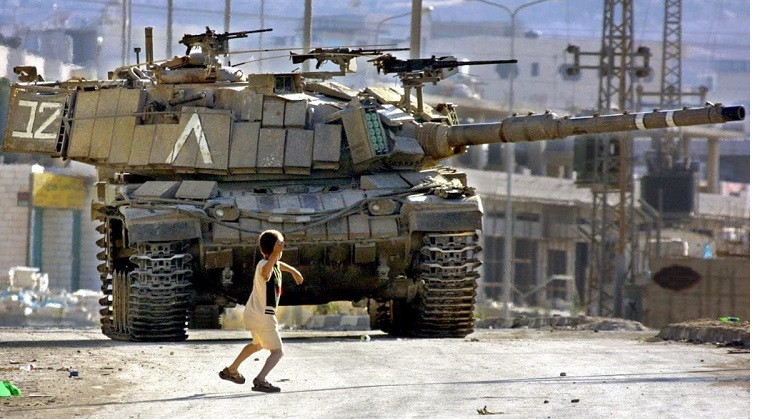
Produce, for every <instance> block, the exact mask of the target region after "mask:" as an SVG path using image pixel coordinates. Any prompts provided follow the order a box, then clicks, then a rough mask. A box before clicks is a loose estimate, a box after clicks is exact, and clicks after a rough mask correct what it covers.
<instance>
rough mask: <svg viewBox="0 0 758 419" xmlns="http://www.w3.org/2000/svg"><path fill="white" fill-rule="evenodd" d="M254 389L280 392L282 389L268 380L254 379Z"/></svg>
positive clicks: (265, 391)
mask: <svg viewBox="0 0 758 419" xmlns="http://www.w3.org/2000/svg"><path fill="white" fill-rule="evenodd" d="M253 391H262V392H264V393H278V392H280V391H282V389H280V388H279V387H276V386H274V385H273V384H271V383H269V382H268V381H266V380H259V379H257V378H254V379H253Z"/></svg>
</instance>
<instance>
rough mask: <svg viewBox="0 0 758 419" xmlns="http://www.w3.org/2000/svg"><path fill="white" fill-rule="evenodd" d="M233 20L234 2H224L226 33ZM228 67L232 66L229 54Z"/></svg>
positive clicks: (229, 0) (227, 55) (227, 57)
mask: <svg viewBox="0 0 758 419" xmlns="http://www.w3.org/2000/svg"><path fill="white" fill-rule="evenodd" d="M231 20H232V0H225V1H224V32H229V26H230V24H231ZM226 65H228V66H231V65H232V63H231V59H230V58H229V54H226Z"/></svg>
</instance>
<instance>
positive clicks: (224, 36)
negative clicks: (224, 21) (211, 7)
mask: <svg viewBox="0 0 758 419" xmlns="http://www.w3.org/2000/svg"><path fill="white" fill-rule="evenodd" d="M272 30H273V29H271V28H266V29H255V30H252V31H240V32H224V33H216V31H215V30H213V29H211V28H209V27H208V26H206V27H205V33H201V34H195V35H193V34H184V36H182V39H181V40H179V43H180V44H182V45H184V46H186V47H187V51H186V52H185V54H186V55H189V54H190V51H191V50H192V48H193V47H200V48H201V49H202V51H203V54H206V55H214V56H215V55H225V54H229V40H230V39H239V38H247V35H248V34H251V33H262V32H271V31H272Z"/></svg>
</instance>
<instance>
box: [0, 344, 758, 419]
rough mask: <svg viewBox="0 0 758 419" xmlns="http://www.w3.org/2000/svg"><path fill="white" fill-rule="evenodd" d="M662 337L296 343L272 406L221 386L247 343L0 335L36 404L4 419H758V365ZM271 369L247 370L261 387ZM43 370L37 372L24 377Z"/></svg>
mask: <svg viewBox="0 0 758 419" xmlns="http://www.w3.org/2000/svg"><path fill="white" fill-rule="evenodd" d="M653 335H654V334H653V333H650V332H599V333H592V332H584V331H581V332H567V331H555V332H549V331H534V330H498V331H493V330H487V331H477V332H476V333H474V334H473V335H471V336H470V337H469V338H468V339H457V340H456V339H437V340H434V339H417V340H405V339H404V340H397V339H394V338H390V337H387V336H386V335H382V334H373V335H372V339H371V340H370V341H368V342H362V341H360V339H358V336H359V334H357V333H352V334H351V333H339V332H336V333H335V332H331V333H323V332H322V333H318V332H308V333H303V332H285V333H284V335H283V336H284V345H285V346H284V349H285V357H284V359H283V360H282V362H281V363H280V364H279V366H278V367H277V368H276V369H275V370H274V372H272V374H271V375H270V376H269V379H270V381H272V382H273V383H274V384H276V385H279V386H281V387H282V389H283V392H282V393H281V394H261V393H253V392H251V391H250V386H249V385H248V384H246V385H235V384H232V383H229V382H226V381H221V380H219V379H218V377H217V375H216V374H217V371H218V370H220V369H221V368H222V367H223V366H224V365H226V364H228V363H229V362H230V361H231V360H232V359H233V358H234V356H236V354H237V351H238V350H239V349H240V348H241V347H242V345H243V344H244V343H245V340H244V338H245V333H244V332H237V331H202V332H197V331H196V332H192V333H191V335H190V340H188V341H186V342H182V343H177V344H156V343H150V344H129V343H121V342H113V341H109V340H106V339H105V338H104V337H102V336H101V335H100V334H99V333H98V331H96V330H36V331H30V330H24V329H21V330H13V329H0V376H1V377H2V379H10V380H12V381H13V382H14V383H15V384H17V385H18V386H19V387H20V388H21V389H22V391H24V392H25V396H23V397H14V398H6V399H0V417H40V418H42V417H50V416H52V415H54V416H56V417H69V416H73V415H84V416H91V417H103V418H106V417H107V418H114V417H121V418H125V417H146V418H147V417H255V416H259V417H408V416H411V417H476V416H479V415H478V413H477V409H482V408H484V406H486V408H487V411H489V412H503V413H504V414H506V415H508V416H509V417H526V418H535V417H544V418H547V417H553V418H556V417H608V416H613V417H630V418H632V417H633V418H640V417H656V418H658V417H667V418H669V417H688V418H689V417H693V416H695V415H697V416H701V417H706V418H709V417H729V418H739V417H748V416H749V377H750V373H749V363H750V354H749V353H744V352H742V353H739V352H740V351H734V350H731V352H732V353H730V349H729V348H719V347H716V346H713V345H693V344H684V343H672V342H649V341H648V340H649V338H650V337H652V336H653ZM735 352H737V353H735ZM254 356H258V355H257V354H256V355H254ZM258 357H259V358H260V360H259V361H257V362H256V361H252V358H251V362H249V363H248V364H247V365H243V367H242V369H241V371H242V372H243V374H245V375H247V377H248V380H249V381H252V377H253V376H254V375H255V373H256V372H257V370H258V368H260V366H261V365H262V361H263V356H258ZM30 361H33V364H34V365H35V367H36V369H35V370H33V371H30V372H27V371H22V370H20V369H19V366H23V365H24V364H25V363H28V362H30ZM67 368H73V369H76V370H77V371H78V373H79V378H78V379H71V378H68V376H69V372H68V371H67V370H66V369H67ZM561 373H565V376H561Z"/></svg>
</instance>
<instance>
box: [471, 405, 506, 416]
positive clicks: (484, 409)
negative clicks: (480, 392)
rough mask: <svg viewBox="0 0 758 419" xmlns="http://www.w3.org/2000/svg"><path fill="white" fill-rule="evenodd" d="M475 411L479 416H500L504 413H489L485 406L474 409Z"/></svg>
mask: <svg viewBox="0 0 758 419" xmlns="http://www.w3.org/2000/svg"><path fill="white" fill-rule="evenodd" d="M476 411H477V413H479V414H480V415H502V414H503V413H505V412H490V411H489V410H487V405H485V406H484V407H483V408H481V409H476Z"/></svg>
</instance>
